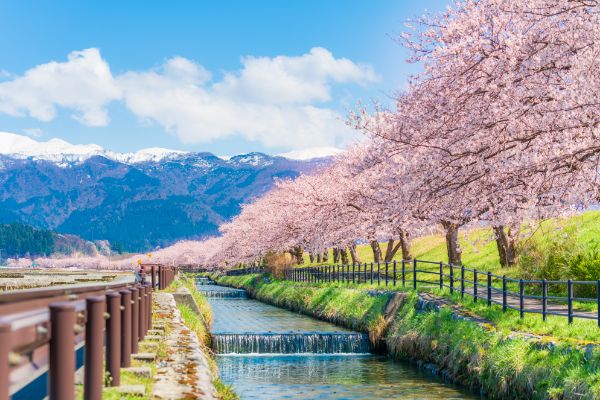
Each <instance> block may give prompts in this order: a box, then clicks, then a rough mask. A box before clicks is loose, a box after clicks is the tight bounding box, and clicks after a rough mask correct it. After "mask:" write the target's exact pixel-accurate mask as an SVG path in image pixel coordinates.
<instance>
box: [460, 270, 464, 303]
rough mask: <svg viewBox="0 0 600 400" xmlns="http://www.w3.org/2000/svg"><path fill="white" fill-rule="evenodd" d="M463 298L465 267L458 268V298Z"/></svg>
mask: <svg viewBox="0 0 600 400" xmlns="http://www.w3.org/2000/svg"><path fill="white" fill-rule="evenodd" d="M464 297H465V267H464V266H463V265H461V266H460V298H461V299H463V298H464Z"/></svg>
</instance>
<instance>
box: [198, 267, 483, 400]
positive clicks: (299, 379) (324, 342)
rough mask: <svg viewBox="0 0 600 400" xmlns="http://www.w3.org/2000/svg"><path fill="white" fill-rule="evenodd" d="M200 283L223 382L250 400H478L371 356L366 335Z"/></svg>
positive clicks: (412, 369)
mask: <svg viewBox="0 0 600 400" xmlns="http://www.w3.org/2000/svg"><path fill="white" fill-rule="evenodd" d="M198 279H199V280H198V281H197V287H198V289H199V290H200V291H202V292H203V293H204V294H205V295H206V296H207V297H208V300H209V303H210V305H211V307H212V309H213V327H212V331H211V334H212V342H213V350H215V352H216V353H217V364H218V366H219V373H220V376H221V379H222V380H223V381H224V382H225V383H227V384H230V385H232V386H233V389H234V390H235V391H236V393H238V394H239V395H240V397H241V398H242V399H244V400H250V399H261V400H271V399H335V400H341V399H348V400H358V399H361V400H362V399H365V400H366V399H400V398H401V399H478V398H479V396H475V395H473V394H472V393H470V392H468V391H465V390H462V389H460V388H457V387H455V386H453V385H449V384H446V383H444V382H442V381H441V380H440V379H438V378H436V377H434V376H431V375H429V374H426V373H424V372H422V371H420V370H418V369H417V368H415V367H414V366H411V365H408V364H405V363H399V362H393V361H391V360H390V359H388V358H387V357H385V356H381V355H374V354H370V352H369V350H370V349H369V342H368V338H367V335H365V334H361V333H358V332H352V331H349V330H347V329H344V328H340V327H338V326H336V325H333V324H330V323H327V322H323V321H319V320H316V319H313V318H310V317H307V316H304V315H300V314H296V313H293V312H290V311H287V310H283V309H281V308H277V307H273V306H270V305H267V304H264V303H261V302H259V301H257V300H251V299H248V296H247V293H246V292H245V291H244V290H239V289H232V288H227V287H223V286H217V285H214V284H210V282H208V281H207V280H205V279H203V278H198Z"/></svg>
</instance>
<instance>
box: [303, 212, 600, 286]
mask: <svg viewBox="0 0 600 400" xmlns="http://www.w3.org/2000/svg"><path fill="white" fill-rule="evenodd" d="M523 230H524V232H525V231H528V232H529V234H527V235H526V236H527V238H526V239H525V240H524V241H523V245H528V244H531V243H530V242H534V243H535V244H537V245H539V246H540V247H541V248H542V249H543V248H547V247H549V246H550V245H551V244H552V243H554V242H556V241H557V240H560V239H561V238H562V237H563V236H565V235H568V236H571V237H572V238H573V240H574V241H575V242H576V243H578V244H579V245H580V246H581V247H582V248H584V249H593V248H596V247H600V211H588V212H585V213H582V214H578V215H576V216H572V217H569V218H564V219H549V220H546V221H544V222H542V223H541V224H539V226H537V227H536V228H535V229H534V231H531V228H526V227H524V228H523ZM459 243H460V246H461V249H462V260H463V264H464V265H465V266H466V267H469V268H477V269H480V270H482V271H490V272H492V273H495V274H499V275H503V274H506V275H507V276H509V277H519V275H520V270H519V269H518V268H501V266H500V260H499V257H498V251H497V248H496V242H495V241H494V240H493V235H492V232H491V229H489V228H473V229H469V230H466V231H465V230H461V232H460V234H459ZM380 245H381V250H382V252H383V254H385V251H386V248H387V243H385V242H384V243H381V244H380ZM357 252H358V254H359V257H360V260H361V262H367V263H371V262H373V252H372V250H371V247H370V246H369V245H368V244H364V245H359V246H357ZM412 253H413V255H414V256H415V258H417V259H421V260H430V261H443V262H448V256H447V253H446V242H445V240H444V237H443V235H441V234H437V235H428V236H422V237H418V238H414V239H413V241H412ZM394 259H395V260H397V261H400V260H401V259H402V254H401V252H400V251H399V252H398V253H397V254H396V256H395V257H394ZM304 260H305V261H304V264H303V265H302V266H309V265H326V264H331V263H332V262H333V252H332V250H330V251H329V261H328V262H327V263H312V264H311V263H310V260H309V257H308V254H305V255H304Z"/></svg>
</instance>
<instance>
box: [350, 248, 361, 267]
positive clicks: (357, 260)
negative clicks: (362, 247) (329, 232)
mask: <svg viewBox="0 0 600 400" xmlns="http://www.w3.org/2000/svg"><path fill="white" fill-rule="evenodd" d="M349 249H350V257H351V258H352V264H360V257H359V256H358V252H357V251H356V244H355V243H352V244H351V245H350V246H349Z"/></svg>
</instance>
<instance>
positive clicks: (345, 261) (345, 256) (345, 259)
mask: <svg viewBox="0 0 600 400" xmlns="http://www.w3.org/2000/svg"><path fill="white" fill-rule="evenodd" d="M339 251H340V257H341V259H342V264H346V265H347V264H348V252H347V251H346V248H345V247H344V248H340V250H339Z"/></svg>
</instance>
